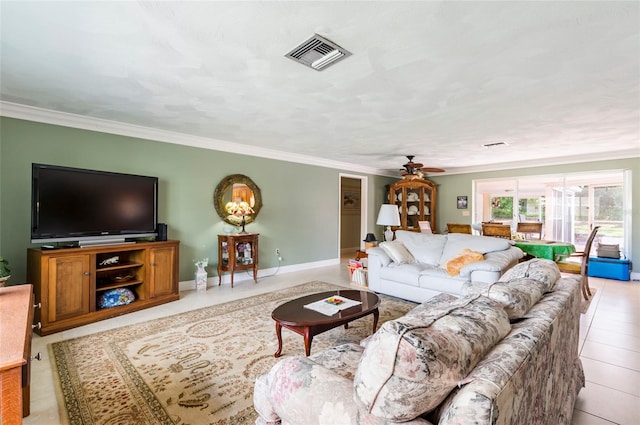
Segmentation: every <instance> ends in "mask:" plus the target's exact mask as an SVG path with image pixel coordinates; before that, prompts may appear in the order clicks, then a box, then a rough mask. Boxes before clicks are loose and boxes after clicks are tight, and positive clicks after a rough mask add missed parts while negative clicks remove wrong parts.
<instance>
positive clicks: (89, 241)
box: [31, 164, 158, 246]
mask: <svg viewBox="0 0 640 425" xmlns="http://www.w3.org/2000/svg"><path fill="white" fill-rule="evenodd" d="M31 175H32V178H31V183H32V185H31V242H32V243H50V242H54V243H58V242H73V243H75V242H77V243H78V244H79V245H80V246H87V245H106V244H114V243H125V242H129V241H131V240H132V238H140V237H149V236H154V235H156V229H157V225H158V178H157V177H147V176H139V175H133V174H122V173H113V172H106V171H97V170H85V169H80V168H71V167H61V166H57V165H44V164H33V165H32V174H31Z"/></svg>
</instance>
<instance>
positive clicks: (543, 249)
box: [516, 241, 576, 261]
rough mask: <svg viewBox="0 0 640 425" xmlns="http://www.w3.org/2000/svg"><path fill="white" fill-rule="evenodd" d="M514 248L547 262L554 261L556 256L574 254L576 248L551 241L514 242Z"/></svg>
mask: <svg viewBox="0 0 640 425" xmlns="http://www.w3.org/2000/svg"><path fill="white" fill-rule="evenodd" d="M516 246H517V247H518V248H520V249H521V250H522V251H524V253H525V254H530V255H532V256H534V257H537V258H546V259H547V260H552V261H555V260H556V255H558V254H571V253H573V252H576V247H575V246H573V244H570V243H567V242H553V241H528V242H524V241H523V242H516Z"/></svg>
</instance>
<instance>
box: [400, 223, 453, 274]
mask: <svg viewBox="0 0 640 425" xmlns="http://www.w3.org/2000/svg"><path fill="white" fill-rule="evenodd" d="M396 241H399V242H402V243H403V244H404V246H405V247H406V248H407V250H408V251H409V252H410V253H411V255H413V257H414V258H415V259H416V261H417V262H419V263H424V264H429V265H431V266H438V265H439V264H440V257H441V256H442V250H443V249H444V245H445V243H446V242H447V237H446V236H445V235H428V234H426V233H418V232H411V231H407V230H397V231H396Z"/></svg>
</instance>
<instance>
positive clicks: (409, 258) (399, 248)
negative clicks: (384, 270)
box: [380, 241, 416, 264]
mask: <svg viewBox="0 0 640 425" xmlns="http://www.w3.org/2000/svg"><path fill="white" fill-rule="evenodd" d="M380 248H382V249H383V250H384V252H386V253H387V255H388V256H389V258H391V260H392V261H393V262H394V263H398V264H409V263H415V262H416V259H415V258H413V255H411V253H410V252H409V251H408V250H407V248H406V247H405V246H404V244H403V243H402V242H399V241H391V242H382V243H381V244H380Z"/></svg>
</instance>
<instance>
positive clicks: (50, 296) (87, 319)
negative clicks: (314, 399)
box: [27, 241, 180, 335]
mask: <svg viewBox="0 0 640 425" xmlns="http://www.w3.org/2000/svg"><path fill="white" fill-rule="evenodd" d="M179 244H180V242H179V241H163V242H139V243H134V244H126V245H110V246H102V247H89V248H62V249H53V250H43V249H40V248H30V249H29V250H28V251H27V279H28V281H29V282H30V283H32V284H33V286H34V291H35V298H36V302H39V303H42V308H41V309H39V310H37V311H36V313H35V314H36V321H39V322H41V323H42V327H41V328H40V329H37V330H36V332H37V333H38V334H40V335H49V334H51V333H54V332H59V331H62V330H66V329H70V328H73V327H76V326H81V325H86V324H89V323H93V322H96V321H98V320H104V319H107V318H110V317H115V316H119V315H121V314H125V313H130V312H132V311H137V310H141V309H144V308H148V307H153V306H156V305H159V304H163V303H166V302H169V301H175V300H177V299H179V298H180V295H179V292H178V259H179ZM116 288H128V289H130V290H131V291H132V292H133V294H134V295H135V300H134V301H133V302H131V303H129V304H125V305H120V306H116V307H108V308H100V302H99V301H100V298H101V296H102V295H103V294H104V293H105V292H106V291H108V290H110V289H116Z"/></svg>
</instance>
